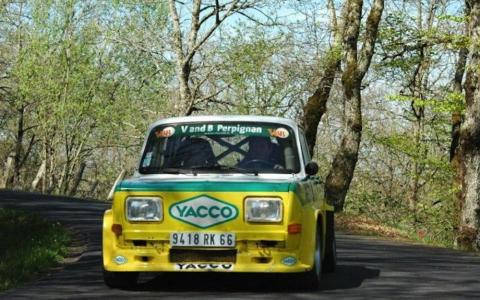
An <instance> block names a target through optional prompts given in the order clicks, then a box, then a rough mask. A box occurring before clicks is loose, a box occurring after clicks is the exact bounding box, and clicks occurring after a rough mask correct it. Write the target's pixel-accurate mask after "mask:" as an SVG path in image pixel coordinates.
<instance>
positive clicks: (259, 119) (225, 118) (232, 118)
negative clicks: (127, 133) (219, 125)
mask: <svg viewBox="0 0 480 300" xmlns="http://www.w3.org/2000/svg"><path fill="white" fill-rule="evenodd" d="M197 122H255V123H276V124H282V125H287V126H289V127H291V128H292V129H293V130H295V131H297V130H298V129H299V126H298V124H297V123H296V122H295V121H293V120H291V119H287V118H281V117H271V116H258V115H208V116H186V117H174V118H166V119H160V120H158V121H156V122H155V123H153V124H152V125H151V126H150V128H149V130H151V129H152V128H154V127H157V126H159V125H163V124H172V123H197Z"/></svg>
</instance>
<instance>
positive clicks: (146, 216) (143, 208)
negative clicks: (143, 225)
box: [126, 197, 163, 221]
mask: <svg viewBox="0 0 480 300" xmlns="http://www.w3.org/2000/svg"><path fill="white" fill-rule="evenodd" d="M126 212H127V219H128V220H129V221H161V220H162V218H163V216H162V200H161V199H160V198H153V197H132V198H127V202H126Z"/></svg>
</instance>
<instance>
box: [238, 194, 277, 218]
mask: <svg viewBox="0 0 480 300" xmlns="http://www.w3.org/2000/svg"><path fill="white" fill-rule="evenodd" d="M245 218H246V219H247V221H249V222H266V223H268V222H272V223H273V222H280V221H281V220H282V200H280V199H278V198H247V199H246V200H245Z"/></svg>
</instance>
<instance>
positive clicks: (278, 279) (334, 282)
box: [135, 265, 380, 293]
mask: <svg viewBox="0 0 480 300" xmlns="http://www.w3.org/2000/svg"><path fill="white" fill-rule="evenodd" d="M379 275H380V271H379V270H374V269H369V268H365V267H362V266H348V265H339V266H338V268H337V271H336V272H335V273H332V274H323V275H322V276H323V277H322V283H321V286H320V290H336V289H351V288H356V287H359V286H360V285H361V284H362V282H363V281H364V280H366V279H371V278H376V277H378V276H379ZM135 290H137V291H167V292H180V293H181V292H196V291H211V292H212V291H217V292H220V291H223V292H225V291H228V292H231V293H235V292H257V293H268V292H296V291H298V292H302V291H306V289H305V288H304V287H302V285H301V282H299V281H298V280H297V278H295V276H294V275H288V274H248V273H247V274H226V273H206V274H205V273H182V274H178V273H163V274H155V275H144V277H142V278H141V279H140V283H139V285H138V286H137V288H136V289H135Z"/></svg>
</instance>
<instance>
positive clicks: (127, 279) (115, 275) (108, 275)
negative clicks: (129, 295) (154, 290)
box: [103, 270, 138, 289]
mask: <svg viewBox="0 0 480 300" xmlns="http://www.w3.org/2000/svg"><path fill="white" fill-rule="evenodd" d="M137 280H138V272H109V271H106V270H103V281H104V282H105V284H106V285H107V286H108V287H110V288H118V289H131V288H133V287H135V285H136V284H137Z"/></svg>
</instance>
